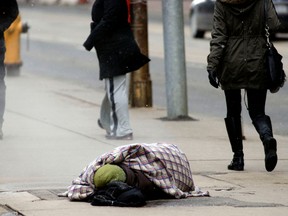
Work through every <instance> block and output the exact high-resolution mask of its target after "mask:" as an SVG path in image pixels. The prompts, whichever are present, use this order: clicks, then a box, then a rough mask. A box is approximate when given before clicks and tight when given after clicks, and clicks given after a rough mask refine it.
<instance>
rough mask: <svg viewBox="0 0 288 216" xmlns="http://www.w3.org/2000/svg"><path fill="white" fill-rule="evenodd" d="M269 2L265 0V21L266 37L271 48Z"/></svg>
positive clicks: (267, 44)
mask: <svg viewBox="0 0 288 216" xmlns="http://www.w3.org/2000/svg"><path fill="white" fill-rule="evenodd" d="M267 3H268V0H264V20H265V36H266V46H267V47H268V48H270V47H271V42H270V33H269V25H268V4H267Z"/></svg>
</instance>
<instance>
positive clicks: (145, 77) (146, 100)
mask: <svg viewBox="0 0 288 216" xmlns="http://www.w3.org/2000/svg"><path fill="white" fill-rule="evenodd" d="M130 11H131V27H132V31H133V33H134V38H135V40H136V42H137V43H138V45H139V47H140V50H141V52H142V53H143V54H144V55H146V56H149V55H148V30H147V29H148V27H147V0H130ZM129 101H130V104H131V106H132V107H152V81H151V79H150V74H149V65H148V64H146V65H145V66H143V67H142V68H140V69H139V70H137V71H135V72H133V73H131V79H130V90H129Z"/></svg>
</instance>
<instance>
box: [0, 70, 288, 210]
mask: <svg viewBox="0 0 288 216" xmlns="http://www.w3.org/2000/svg"><path fill="white" fill-rule="evenodd" d="M6 84H7V106H6V113H5V124H4V140H2V141H0V153H1V157H0V215H1V216H4V215H6V216H7V215H17V214H18V215H26V216H32V215H37V216H48V215H53V216H58V215H59V216H60V215H61V216H63V215H69V216H70V215H71V216H73V215H77V216H79V215H94V214H95V215H96V214H97V215H103V216H104V215H118V216H121V215H123V216H124V215H133V214H138V215H166V216H170V215H171V216H172V215H173V216H174V215H192V214H194V215H200V214H201V215H211V214H213V215H215V216H217V215H221V216H222V215H261V216H266V215H267V216H268V215H269V216H270V215H275V214H277V216H281V215H283V216H284V215H285V216H286V215H287V212H288V199H287V198H288V196H287V194H288V187H287V182H288V166H287V163H288V146H287V143H288V137H281V136H276V138H277V140H278V143H279V144H278V157H279V161H278V165H277V167H276V169H275V170H274V171H273V172H272V173H268V172H266V170H265V167H264V152H263V147H262V144H261V143H260V140H259V138H258V135H257V134H256V132H255V130H254V128H252V126H251V125H244V133H245V136H246V138H247V140H246V141H245V142H244V149H245V171H243V172H232V171H228V170H227V169H226V167H227V165H228V163H229V162H230V160H231V157H232V153H231V150H230V146H229V144H228V138H227V134H226V130H225V126H224V122H223V119H216V118H215V119H213V118H207V117H205V116H199V115H198V114H194V113H191V117H193V118H195V119H197V121H163V120H161V118H163V117H166V110H165V109H164V108H156V107H154V108H137V109H136V108H134V109H133V108H132V109H130V118H131V122H132V127H133V129H134V140H133V141H132V142H129V143H144V142H145V143H152V142H167V143H174V144H177V145H178V146H179V148H180V149H182V150H183V151H184V152H185V153H186V155H187V157H188V159H189V161H190V165H191V169H192V172H193V175H194V181H195V184H196V185H197V186H199V187H201V188H202V190H205V191H206V190H208V191H209V192H210V194H211V197H209V198H203V197H202V198H189V199H181V200H159V201H152V202H149V203H148V204H147V206H145V207H143V208H117V207H93V206H91V205H89V204H88V203H82V202H70V201H68V200H67V199H65V198H59V197H57V193H59V192H63V191H65V188H66V187H67V186H69V185H70V183H71V181H72V180H73V179H74V178H75V177H76V176H78V174H79V173H80V172H81V171H82V169H83V168H84V167H85V166H86V165H87V164H88V163H89V162H91V161H92V160H93V159H94V158H95V157H97V156H99V155H100V154H102V153H104V152H107V151H110V150H112V149H113V148H114V147H116V146H120V145H124V144H128V142H127V141H112V140H106V139H105V133H104V131H103V130H101V129H100V128H98V126H97V119H98V116H99V108H100V103H101V100H102V98H103V95H104V90H101V89H100V90H99V91H95V90H93V89H89V88H87V87H85V86H79V85H76V84H74V83H67V82H64V81H60V80H52V79H48V78H45V77H39V76H34V75H30V74H25V73H24V74H22V75H21V76H20V77H7V78H6Z"/></svg>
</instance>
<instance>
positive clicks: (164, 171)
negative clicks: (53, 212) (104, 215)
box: [66, 143, 195, 200]
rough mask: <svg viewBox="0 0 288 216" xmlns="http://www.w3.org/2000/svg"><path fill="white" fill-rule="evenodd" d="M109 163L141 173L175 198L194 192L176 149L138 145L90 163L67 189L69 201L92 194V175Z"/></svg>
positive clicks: (184, 162)
mask: <svg viewBox="0 0 288 216" xmlns="http://www.w3.org/2000/svg"><path fill="white" fill-rule="evenodd" d="M109 163H113V164H120V163H123V164H125V165H126V166H128V167H129V168H131V169H134V170H140V171H142V172H143V173H144V174H145V176H147V177H148V178H149V179H150V180H151V181H152V182H153V183H154V184H155V185H157V186H158V187H159V188H160V189H162V190H163V191H164V192H166V193H167V194H170V195H172V196H174V197H175V198H185V197H188V196H190V195H191V194H192V191H193V190H194V189H195V188H194V182H193V178H192V172H191V170H190V165H189V162H188V160H187V157H186V155H185V154H184V153H183V152H182V151H181V150H180V149H179V148H178V147H177V146H176V145H173V144H166V143H151V144H146V143H144V144H143V143H141V144H129V145H124V146H120V147H117V148H115V149H114V150H113V151H111V152H108V153H105V154H103V155H101V156H100V157H98V158H96V160H94V161H92V162H91V163H90V164H89V165H88V166H87V167H85V169H84V170H83V171H82V173H81V174H80V176H79V177H77V178H76V179H75V180H73V182H72V185H71V186H69V187H68V191H67V193H66V194H67V196H68V197H69V199H70V200H83V199H85V198H87V197H88V196H89V195H91V194H93V192H94V190H95V186H94V184H93V176H94V173H95V172H96V170H97V169H99V168H100V167H101V166H103V165H105V164H109ZM191 196H192V195H191Z"/></svg>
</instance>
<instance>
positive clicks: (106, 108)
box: [100, 75, 132, 136]
mask: <svg viewBox="0 0 288 216" xmlns="http://www.w3.org/2000/svg"><path fill="white" fill-rule="evenodd" d="M104 81H105V91H106V94H105V97H104V99H103V101H102V104H101V111H100V122H101V124H102V126H103V128H104V129H105V130H106V132H107V134H109V135H112V136H125V135H127V134H129V133H132V129H131V126H130V121H129V107H128V95H127V85H126V75H121V76H116V77H113V78H107V79H104Z"/></svg>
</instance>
